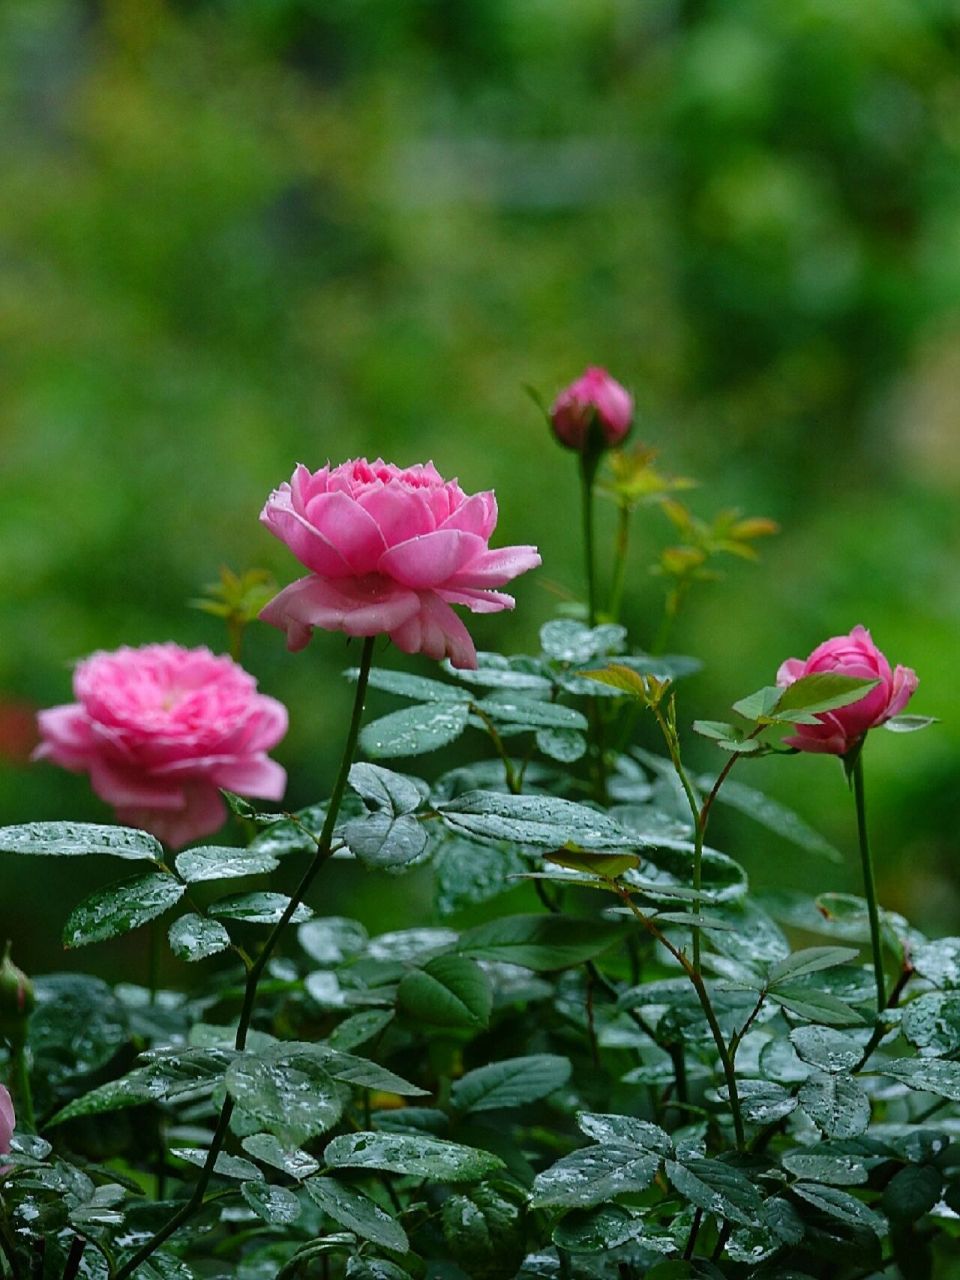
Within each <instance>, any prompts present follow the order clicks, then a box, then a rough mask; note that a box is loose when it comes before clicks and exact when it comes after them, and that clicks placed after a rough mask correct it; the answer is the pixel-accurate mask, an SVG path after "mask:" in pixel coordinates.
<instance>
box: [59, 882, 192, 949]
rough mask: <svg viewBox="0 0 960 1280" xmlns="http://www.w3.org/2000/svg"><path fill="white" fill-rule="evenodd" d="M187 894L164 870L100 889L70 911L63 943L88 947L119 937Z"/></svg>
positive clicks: (182, 886)
mask: <svg viewBox="0 0 960 1280" xmlns="http://www.w3.org/2000/svg"><path fill="white" fill-rule="evenodd" d="M184 893H186V887H185V886H184V885H182V884H181V883H180V881H179V880H177V879H176V877H175V876H172V875H169V874H167V873H166V872H162V871H158V872H152V873H150V874H149V875H143V876H134V877H132V878H131V879H130V880H121V881H119V882H117V883H115V884H110V885H107V886H105V887H104V888H103V889H97V891H96V892H95V893H92V894H91V895H90V897H89V898H85V899H84V900H83V902H81V903H80V905H79V906H78V907H75V908H74V909H73V911H72V912H71V913H70V916H69V918H68V920H67V923H66V924H65V925H64V927H63V945H64V946H65V947H85V946H87V945H89V944H90V943H91V942H105V941H106V940H107V939H108V938H116V937H117V936H118V935H119V934H121V933H127V932H129V931H130V930H131V929H136V928H138V927H139V926H140V925H142V924H146V923H147V921H148V920H153V919H155V918H156V917H157V916H159V915H162V914H163V913H164V911H167V910H169V908H170V907H172V906H174V905H175V904H176V903H177V902H179V901H180V899H181V898H182V897H183V895H184Z"/></svg>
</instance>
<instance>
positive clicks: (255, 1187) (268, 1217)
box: [240, 1182, 300, 1227]
mask: <svg viewBox="0 0 960 1280" xmlns="http://www.w3.org/2000/svg"><path fill="white" fill-rule="evenodd" d="M240 1194H241V1195H242V1196H243V1198H244V1200H246V1202H247V1204H248V1205H249V1206H250V1208H251V1209H252V1210H253V1212H254V1213H255V1214H256V1215H257V1217H258V1218H262V1219H263V1221H264V1222H267V1223H269V1224H270V1226H272V1227H288V1226H289V1225H290V1223H291V1222H296V1220H297V1219H298V1218H299V1217H300V1201H299V1200H298V1199H297V1197H296V1196H295V1195H294V1193H293V1192H292V1191H289V1190H288V1189H287V1188H286V1187H278V1186H274V1185H273V1184H271V1183H268V1182H245V1183H243V1185H242V1186H241V1188H240Z"/></svg>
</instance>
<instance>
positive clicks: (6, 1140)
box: [0, 1084, 17, 1173]
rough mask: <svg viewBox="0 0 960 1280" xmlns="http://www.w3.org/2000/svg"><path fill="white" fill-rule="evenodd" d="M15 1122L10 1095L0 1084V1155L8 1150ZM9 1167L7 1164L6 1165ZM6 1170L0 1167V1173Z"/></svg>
mask: <svg viewBox="0 0 960 1280" xmlns="http://www.w3.org/2000/svg"><path fill="white" fill-rule="evenodd" d="M16 1124H17V1117H16V1116H15V1115H14V1112H13V1099H12V1098H11V1097H10V1093H9V1090H7V1089H6V1088H5V1087H4V1086H3V1085H2V1084H0V1155H6V1153H7V1152H8V1151H9V1150H10V1139H11V1138H12V1137H13V1131H14V1129H15V1127H16ZM7 1168H9V1165H8V1166H7ZM5 1172H6V1170H5V1169H4V1168H2V1167H0V1173H5Z"/></svg>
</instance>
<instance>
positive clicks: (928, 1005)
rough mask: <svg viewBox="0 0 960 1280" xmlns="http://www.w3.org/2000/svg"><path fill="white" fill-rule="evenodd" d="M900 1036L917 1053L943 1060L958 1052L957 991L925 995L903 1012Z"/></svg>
mask: <svg viewBox="0 0 960 1280" xmlns="http://www.w3.org/2000/svg"><path fill="white" fill-rule="evenodd" d="M901 1027H902V1028H903V1034H904V1035H905V1036H906V1037H907V1039H908V1040H909V1041H910V1043H911V1044H915V1045H916V1046H917V1048H918V1049H929V1050H930V1051H931V1053H932V1054H934V1055H935V1056H936V1057H941V1056H943V1057H945V1056H946V1055H947V1054H950V1053H953V1052H954V1051H955V1050H957V1049H960V991H927V992H925V993H924V994H923V995H921V996H917V998H916V1000H911V1001H910V1003H909V1004H908V1005H907V1007H906V1008H905V1009H904V1011H903V1020H902V1022H901Z"/></svg>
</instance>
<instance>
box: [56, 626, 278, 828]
mask: <svg viewBox="0 0 960 1280" xmlns="http://www.w3.org/2000/svg"><path fill="white" fill-rule="evenodd" d="M73 691H74V694H75V695H76V698H77V701H76V702H72V703H70V704H69V705H68V706H62V707H51V708H50V709H49V710H48V711H42V712H41V713H40V715H39V716H38V723H39V727H40V735H41V739H42V741H41V743H40V746H39V747H38V748H37V750H36V751H35V753H34V757H35V759H38V760H52V761H53V763H54V764H59V765H62V766H63V767H64V768H65V769H70V770H72V771H73V772H75V773H89V774H90V785H91V786H92V787H93V789H94V791H95V792H96V793H97V795H98V796H99V797H100V798H101V799H102V800H106V801H107V803H108V804H112V805H113V806H114V808H115V809H116V813H117V820H118V822H121V823H124V824H125V825H129V826H134V827H142V828H143V829H145V830H146V831H150V832H152V833H153V834H154V835H155V836H157V837H158V838H159V839H161V840H163V841H165V842H166V843H167V844H168V845H169V846H170V847H171V848H173V849H179V848H180V847H181V846H182V845H184V844H186V843H187V842H188V841H189V840H195V839H197V837H199V836H206V835H209V834H210V833H211V832H213V831H216V830H217V828H218V827H220V826H222V825H223V821H224V819H225V817H226V808H225V806H224V803H223V799H222V797H221V796H220V795H219V793H218V791H217V788H218V787H227V788H228V789H229V790H231V791H239V792H241V793H242V794H243V795H247V796H257V797H260V798H262V799H265V800H279V799H280V798H281V796H282V795H283V792H284V787H285V786H286V779H287V775H286V772H285V771H284V770H283V769H282V768H281V767H280V765H278V764H277V763H276V762H275V761H273V760H270V759H269V758H268V757H267V754H266V753H267V751H269V749H270V748H271V747H273V746H275V745H276V744H277V743H278V742H279V741H280V739H281V738H282V737H283V735H284V734H285V733H286V731H287V711H286V708H285V707H284V706H283V704H282V703H280V702H277V701H276V700H275V699H274V698H268V697H265V696H264V695H263V694H261V693H257V682H256V680H254V678H253V676H251V675H248V674H247V672H246V671H244V669H243V668H242V667H241V666H238V665H237V663H235V662H233V661H232V660H231V659H230V658H227V657H216V656H215V655H214V654H212V653H211V652H210V650H209V649H182V648H181V647H180V646H179V645H176V644H148V645H144V646H143V648H141V649H128V648H122V649H118V650H117V651H116V652H115V653H95V654H93V655H92V656H91V657H89V658H87V659H85V660H84V661H83V662H81V663H79V664H78V666H77V668H76V670H75V671H74V676H73Z"/></svg>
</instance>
